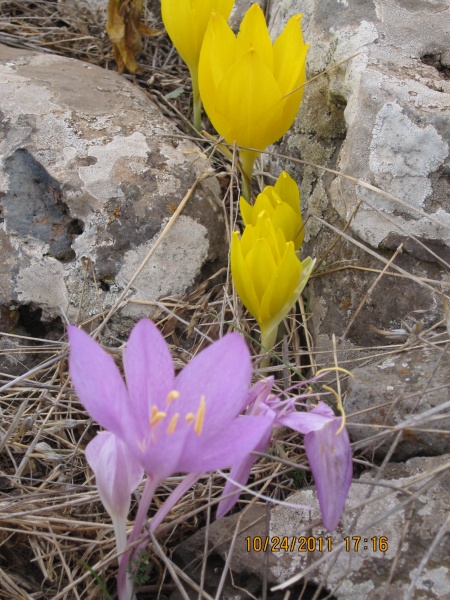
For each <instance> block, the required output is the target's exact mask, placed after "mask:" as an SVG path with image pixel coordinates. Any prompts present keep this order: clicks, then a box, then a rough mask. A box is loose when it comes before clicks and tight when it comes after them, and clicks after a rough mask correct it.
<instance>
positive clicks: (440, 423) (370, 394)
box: [345, 346, 450, 460]
mask: <svg viewBox="0 0 450 600" xmlns="http://www.w3.org/2000/svg"><path fill="white" fill-rule="evenodd" d="M449 371H450V355H449V353H448V352H447V351H445V350H444V349H443V348H439V347H437V348H432V347H431V346H428V347H425V348H422V349H416V350H409V351H408V352H403V353H401V354H399V355H394V356H389V357H388V358H386V359H385V360H383V361H382V362H381V363H379V364H373V365H369V366H365V367H361V368H359V369H354V370H353V371H352V375H353V377H352V378H350V379H349V382H348V389H347V397H346V400H345V410H346V412H347V415H351V414H352V413H356V416H355V417H354V418H352V417H351V416H350V418H349V420H348V424H349V432H350V435H351V438H352V440H353V441H355V442H358V443H357V444H356V448H357V449H358V450H360V449H362V448H363V449H364V453H365V454H366V455H367V453H369V454H371V453H372V454H375V455H376V456H378V457H384V456H386V454H387V453H388V452H389V451H390V450H391V447H392V442H393V441H394V439H396V437H397V435H398V433H399V432H400V433H401V436H400V439H399V441H398V443H397V444H396V446H395V450H394V452H393V454H392V459H393V460H405V459H407V458H411V457H413V456H426V455H428V456H430V455H439V454H446V453H448V452H450V434H449V433H448V431H449V429H450V417H449V416H448V410H447V411H445V410H444V406H442V405H445V404H446V403H449V401H450V392H449V389H448V373H449ZM441 406H442V409H441V410H439V412H437V411H433V409H435V408H436V407H437V408H438V409H439V407H441ZM429 411H431V412H430V414H429V415H428V412H429ZM427 415H428V416H427ZM396 427H398V429H397V430H396V429H395V428H396ZM389 428H392V429H393V431H392V433H391V434H389V433H388V434H387V435H386V433H387V432H388V431H389ZM371 438H373V439H371Z"/></svg>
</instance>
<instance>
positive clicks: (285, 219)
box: [272, 202, 304, 250]
mask: <svg viewBox="0 0 450 600" xmlns="http://www.w3.org/2000/svg"><path fill="white" fill-rule="evenodd" d="M272 223H273V226H274V227H275V229H278V228H280V229H282V230H283V233H284V235H285V237H286V240H288V241H292V242H294V246H295V249H296V250H298V249H299V248H300V246H301V245H302V243H303V238H304V232H303V222H302V219H301V217H299V216H298V214H296V213H295V212H294V211H293V210H292V208H291V207H290V206H289V204H286V203H285V202H280V204H278V206H277V207H276V209H275V211H274V213H273V216H272Z"/></svg>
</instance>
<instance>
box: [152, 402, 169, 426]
mask: <svg viewBox="0 0 450 600" xmlns="http://www.w3.org/2000/svg"><path fill="white" fill-rule="evenodd" d="M165 416H166V413H165V412H162V411H160V410H158V407H157V406H152V411H151V413H150V427H154V426H155V425H157V424H158V423H159V422H160V421H162V420H163V419H164V418H165Z"/></svg>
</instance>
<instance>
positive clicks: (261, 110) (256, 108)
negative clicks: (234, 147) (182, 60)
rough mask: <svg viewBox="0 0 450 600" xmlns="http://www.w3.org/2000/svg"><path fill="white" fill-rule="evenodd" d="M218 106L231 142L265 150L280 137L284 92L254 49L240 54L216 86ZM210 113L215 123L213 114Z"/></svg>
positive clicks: (224, 132) (217, 110) (224, 133)
mask: <svg viewBox="0 0 450 600" xmlns="http://www.w3.org/2000/svg"><path fill="white" fill-rule="evenodd" d="M201 89H202V88H201V87H200V90H201ZM204 104H205V109H206V102H205V103H204ZM215 109H216V112H217V113H218V114H219V115H221V116H222V117H223V118H225V117H226V118H227V120H228V122H227V130H226V131H225V130H223V131H219V133H221V134H222V135H223V136H224V137H225V139H226V141H227V142H228V143H229V144H232V143H233V142H236V143H237V144H238V145H239V146H247V147H250V148H255V149H257V150H264V148H266V147H267V146H268V145H269V144H271V143H273V142H275V141H276V140H277V139H278V138H277V134H276V133H275V132H276V131H278V130H279V129H280V126H281V120H282V117H283V113H282V98H281V93H280V90H279V88H278V85H277V83H276V81H275V79H274V77H273V74H272V72H271V71H270V70H269V69H268V68H267V66H266V64H265V63H264V61H263V60H262V59H261V57H260V56H259V54H258V53H257V52H256V51H255V50H249V51H248V52H246V53H245V54H244V55H242V56H240V57H239V58H238V59H237V60H236V62H235V63H234V65H233V68H232V69H231V70H230V71H229V73H228V74H227V76H225V77H223V79H222V81H221V82H220V84H219V86H218V88H217V92H216V99H215ZM208 115H209V113H208ZM209 117H210V119H211V122H212V124H213V125H214V126H215V127H216V124H215V123H214V121H213V118H212V115H209ZM216 129H217V127H216Z"/></svg>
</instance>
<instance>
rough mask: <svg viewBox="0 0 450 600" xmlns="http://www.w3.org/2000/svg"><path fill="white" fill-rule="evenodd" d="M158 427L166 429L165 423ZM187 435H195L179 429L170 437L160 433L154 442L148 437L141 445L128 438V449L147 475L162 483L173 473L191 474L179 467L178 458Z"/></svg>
mask: <svg viewBox="0 0 450 600" xmlns="http://www.w3.org/2000/svg"><path fill="white" fill-rule="evenodd" d="M160 425H161V426H162V427H166V424H165V423H160V424H159V425H158V426H160ZM189 435H195V434H194V433H193V431H192V430H189V429H187V428H186V427H184V428H183V427H180V428H179V429H178V431H175V433H173V434H170V435H169V434H167V433H166V431H162V432H161V434H160V435H159V436H158V439H157V440H156V441H155V442H153V441H152V438H151V435H149V436H147V438H146V440H144V441H143V445H141V442H139V443H136V440H131V439H130V438H129V444H130V445H129V447H130V450H131V452H132V453H133V455H134V456H135V458H136V460H137V461H138V462H139V463H140V464H141V465H142V466H143V467H144V470H145V472H146V473H147V475H149V476H150V477H151V478H152V479H153V480H155V481H159V482H162V481H164V479H167V477H170V476H171V475H173V474H174V473H178V472H183V473H188V472H191V471H190V470H184V469H182V468H181V467H180V457H181V456H182V454H183V452H184V447H185V444H186V438H187V437H188V436H189ZM201 472H203V471H201Z"/></svg>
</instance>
